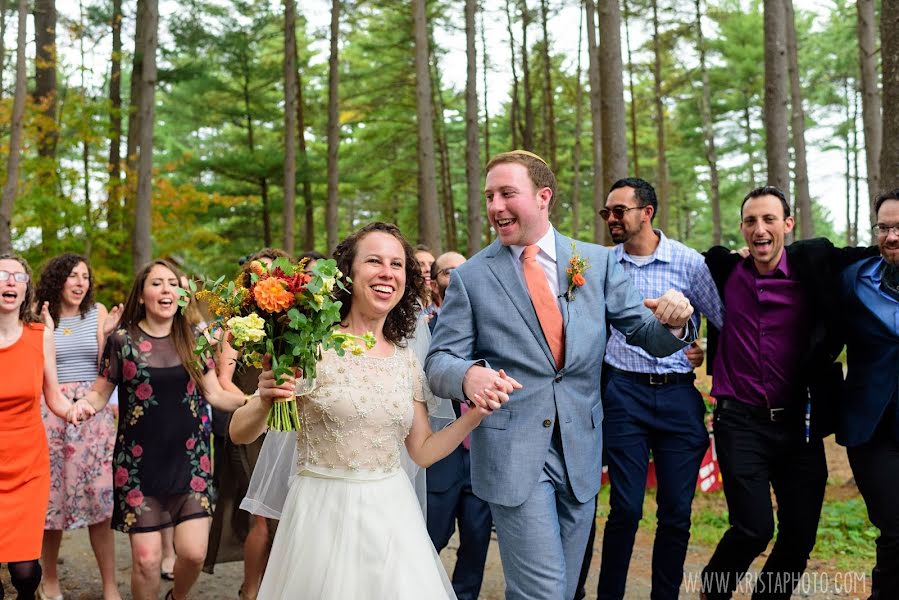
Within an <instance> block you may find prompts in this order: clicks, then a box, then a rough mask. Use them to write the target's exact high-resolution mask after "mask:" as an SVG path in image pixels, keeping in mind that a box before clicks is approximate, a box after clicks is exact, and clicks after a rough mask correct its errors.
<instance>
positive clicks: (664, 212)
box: [652, 0, 671, 231]
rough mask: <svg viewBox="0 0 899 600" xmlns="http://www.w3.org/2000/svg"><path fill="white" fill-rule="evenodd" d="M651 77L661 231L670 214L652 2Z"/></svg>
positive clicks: (659, 48)
mask: <svg viewBox="0 0 899 600" xmlns="http://www.w3.org/2000/svg"><path fill="white" fill-rule="evenodd" d="M652 31H653V36H652V50H653V62H652V76H653V90H654V91H655V94H654V96H655V113H656V119H655V120H656V177H657V179H658V181H657V182H656V184H657V185H658V190H659V195H658V201H659V220H658V224H659V227H661V229H662V231H666V230H667V229H668V215H669V213H670V212H671V198H670V195H671V194H670V190H669V189H668V156H667V151H666V148H665V104H664V99H665V97H664V92H663V91H662V41H661V38H660V37H659V3H658V0H652Z"/></svg>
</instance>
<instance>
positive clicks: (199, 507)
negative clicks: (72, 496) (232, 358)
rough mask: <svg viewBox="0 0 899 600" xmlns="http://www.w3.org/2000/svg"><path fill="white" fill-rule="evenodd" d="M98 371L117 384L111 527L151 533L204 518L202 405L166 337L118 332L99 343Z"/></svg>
mask: <svg viewBox="0 0 899 600" xmlns="http://www.w3.org/2000/svg"><path fill="white" fill-rule="evenodd" d="M206 368H207V369H208V368H209V367H208V365H207V367H206ZM100 375H102V376H104V377H106V378H107V379H108V380H109V381H110V383H113V384H114V385H117V386H118V389H119V425H118V433H117V435H116V442H115V452H114V455H113V464H112V471H113V489H114V502H115V503H114V507H113V514H112V527H113V529H117V530H118V531H122V532H125V533H139V532H145V531H157V530H159V529H164V528H166V527H172V526H174V525H177V524H178V523H180V522H182V521H186V520H188V519H195V518H202V517H208V516H210V515H211V514H212V513H211V506H210V494H211V492H212V489H211V487H212V463H211V462H210V457H209V429H208V426H207V425H208V419H209V417H208V412H207V404H206V400H205V399H204V398H203V396H202V395H201V394H200V390H199V389H198V388H197V386H196V384H195V383H194V381H193V380H192V379H191V378H190V376H189V374H188V372H187V370H186V369H185V368H184V367H183V366H182V364H181V361H180V359H179V358H178V354H177V352H176V351H175V345H174V343H173V341H172V339H171V336H166V337H162V338H157V337H153V336H151V335H149V334H147V333H146V332H144V331H143V330H141V329H140V328H139V327H137V326H133V327H129V328H122V329H119V330H118V331H116V332H115V333H114V334H112V335H111V336H109V338H108V339H107V341H106V347H105V349H104V351H103V359H102V360H101V363H100Z"/></svg>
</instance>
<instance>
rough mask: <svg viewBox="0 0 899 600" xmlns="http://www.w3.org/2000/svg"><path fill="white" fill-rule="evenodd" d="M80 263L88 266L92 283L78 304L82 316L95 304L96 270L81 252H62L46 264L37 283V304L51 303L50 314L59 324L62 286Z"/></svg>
mask: <svg viewBox="0 0 899 600" xmlns="http://www.w3.org/2000/svg"><path fill="white" fill-rule="evenodd" d="M78 263H84V265H85V266H86V267H87V276H88V280H89V282H90V285H89V286H88V288H87V293H86V294H84V298H82V299H81V304H79V305H78V312H79V313H81V318H82V319H83V318H84V315H86V314H87V313H88V311H89V310H90V309H91V308H92V307H93V306H94V272H93V270H91V265H90V263H89V262H88V261H87V259H86V258H85V257H83V256H81V255H80V254H74V253H72V252H66V253H65V254H60V255H59V256H56V257H54V258H51V259H50V261H49V262H48V263H47V264H46V265H44V268H43V269H42V270H41V278H40V281H39V282H38V284H37V305H38V306H43V304H44V302H47V303H48V304H49V305H50V316H51V317H53V323H54V324H55V325H59V309H60V307H61V305H62V288H63V287H64V286H65V284H66V279H67V278H68V277H69V274H70V273H71V272H72V269H74V268H75V267H76V266H77V265H78Z"/></svg>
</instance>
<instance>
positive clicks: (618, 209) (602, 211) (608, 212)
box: [599, 206, 646, 221]
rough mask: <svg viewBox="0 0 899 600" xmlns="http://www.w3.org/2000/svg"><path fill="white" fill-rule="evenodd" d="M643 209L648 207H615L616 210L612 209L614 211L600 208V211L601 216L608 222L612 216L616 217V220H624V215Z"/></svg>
mask: <svg viewBox="0 0 899 600" xmlns="http://www.w3.org/2000/svg"><path fill="white" fill-rule="evenodd" d="M641 208H646V207H645V206H630V207H627V206H616V207H614V208H612V209H608V208H600V209H599V216H600V217H602V218H603V220H604V221H608V220H609V217H610V216H611V215H615V218H616V219H623V218H624V213H626V212H627V211H629V210H639V209H641Z"/></svg>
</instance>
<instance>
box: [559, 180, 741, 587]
mask: <svg viewBox="0 0 899 600" xmlns="http://www.w3.org/2000/svg"><path fill="white" fill-rule="evenodd" d="M657 210H658V200H657V199H656V192H655V189H653V187H652V185H650V184H649V183H648V182H647V181H644V180H643V179H639V178H636V177H628V178H625V179H620V180H618V181H616V182H615V183H614V184H612V188H611V189H610V190H609V195H608V198H607V200H606V205H605V208H603V209H601V210H600V211H599V215H600V216H601V217H602V218H603V219H605V220H606V221H607V222H608V227H609V233H610V234H611V236H612V241H614V242H615V244H616V246H615V248H614V249H613V252H614V254H615V258H616V260H617V262H618V263H619V264H620V265H621V267H622V269H623V270H624V272H625V273H626V274H627V275H628V277H629V278H630V280H631V281H632V282H633V284H634V287H636V288H637V290H638V291H639V292H640V293H641V294H643V296H644V297H645V298H655V297H656V296H659V295H661V294H662V293H663V292H664V291H665V290H668V289H675V290H678V291H679V292H681V293H683V294H684V296H686V297H687V298H688V299H689V300H690V303H691V304H692V305H693V306H694V307H696V310H697V313H694V315H693V320H694V324H695V326H696V327H697V330H698V328H699V316H698V313H699V312H702V313H703V314H704V315H706V318H707V319H708V320H709V321H711V322H712V323H714V324H715V326H717V327H720V326H721V323H722V320H723V318H724V315H723V312H724V311H723V308H722V306H721V299H720V298H719V297H718V291H717V290H716V289H715V282H714V281H712V276H711V274H710V273H709V269H708V267H706V265H705V261H704V260H703V258H702V255H701V254H700V253H698V252H696V251H695V250H692V249H691V248H688V247H687V246H685V245H683V244H681V243H680V242H676V241H674V240H671V239H669V238H668V237H667V236H666V235H665V234H664V233H663V232H662V231H661V230H659V229H654V228H653V224H652V223H653V218H654V217H655V214H656V211H657ZM698 353H699V355H700V358H699V360H700V361H701V354H702V352H701V350H700V351H698ZM603 375H604V378H603V379H604V381H603V383H604V386H605V387H604V389H603V409H604V410H605V419H604V420H603V424H602V427H603V438H604V439H605V447H604V451H605V459H606V463H607V465H608V468H609V481H610V483H611V486H612V491H611V495H610V497H609V519H608V521H607V522H606V526H605V531H604V533H603V538H602V540H603V543H602V561H601V563H600V571H599V585H598V589H597V595H598V597H599V598H603V599H604V600H605V599H610V600H611V599H616V598H623V597H624V591H625V585H626V583H627V573H628V567H629V565H630V560H631V553H632V551H633V547H634V538H635V536H636V534H637V527H638V525H639V523H640V518H641V517H642V513H643V497H644V495H645V492H646V474H647V470H648V467H649V458H650V453H651V454H652V460H653V462H654V464H655V471H656V480H657V481H658V493H657V495H656V500H657V502H658V512H657V518H658V527H657V529H656V537H655V543H654V545H653V553H652V597H653V598H656V599H662V598H673V599H676V598H677V597H678V592H679V590H680V585H681V581H682V579H683V568H684V559H685V557H686V554H687V543H688V541H689V539H690V505H691V504H692V501H693V494H694V491H695V489H696V480H697V477H698V475H699V466H700V463H701V462H702V457H703V456H704V455H705V452H706V450H707V449H708V447H709V434H708V431H707V430H706V426H705V403H704V402H703V400H702V396H701V395H700V394H699V392H698V391H697V389H696V387H695V386H694V385H693V381H694V380H695V379H696V376H695V375H694V374H693V364H691V360H690V359H689V358H688V356H687V354H686V352H676V353H674V354H672V355H670V356H666V357H662V358H657V357H655V356H651V355H650V354H648V353H647V352H645V351H644V350H643V349H641V348H638V347H636V346H631V345H629V344H628V343H627V341H626V340H625V339H624V336H623V335H622V334H621V333H620V332H618V331H616V330H612V332H611V337H609V342H608V345H607V346H606V354H605V365H604V367H603ZM594 527H595V524H594ZM592 541H593V532H591V539H590V543H588V544H587V554H586V556H585V557H584V566H583V567H582V570H581V580H582V582H583V581H586V575H587V571H588V569H589V565H590V559H591V557H592V554H593V543H592ZM583 593H584V592H583V590H580V591H579V594H578V595H577V596H575V597H576V598H578V597H583Z"/></svg>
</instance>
